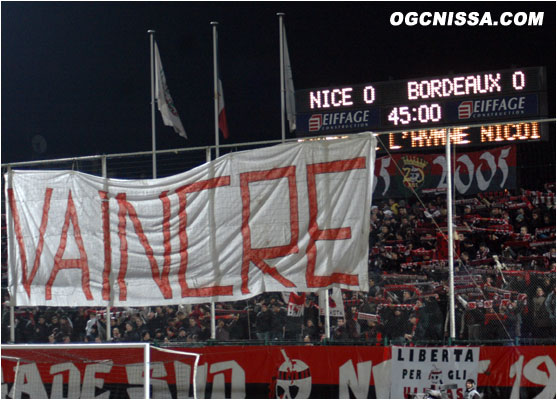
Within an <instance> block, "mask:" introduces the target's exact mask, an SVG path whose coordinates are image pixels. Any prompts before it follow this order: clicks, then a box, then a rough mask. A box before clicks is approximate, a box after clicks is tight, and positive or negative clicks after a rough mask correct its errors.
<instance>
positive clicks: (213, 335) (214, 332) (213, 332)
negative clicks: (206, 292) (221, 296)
mask: <svg viewBox="0 0 557 400" xmlns="http://www.w3.org/2000/svg"><path fill="white" fill-rule="evenodd" d="M215 318H216V317H215V302H214V301H212V302H211V339H216V338H217V327H216V324H215Z"/></svg>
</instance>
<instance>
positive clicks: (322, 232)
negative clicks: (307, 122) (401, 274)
mask: <svg viewBox="0 0 557 400" xmlns="http://www.w3.org/2000/svg"><path fill="white" fill-rule="evenodd" d="M365 167H366V159H365V157H358V158H353V159H350V160H339V161H332V162H325V163H319V164H309V165H307V181H308V200H309V236H310V239H309V243H308V247H307V250H306V254H307V257H308V265H307V270H306V280H307V285H308V287H326V286H329V285H331V284H333V283H342V284H346V285H358V275H350V274H342V273H338V272H335V273H333V274H332V275H330V276H319V275H315V263H316V259H317V246H316V245H315V242H317V241H318V240H346V239H350V238H351V235H352V233H351V229H350V228H333V229H319V226H318V225H317V212H318V210H317V187H316V184H315V175H317V174H328V173H333V172H346V171H350V170H353V169H365Z"/></svg>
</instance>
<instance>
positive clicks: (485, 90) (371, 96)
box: [295, 67, 547, 147]
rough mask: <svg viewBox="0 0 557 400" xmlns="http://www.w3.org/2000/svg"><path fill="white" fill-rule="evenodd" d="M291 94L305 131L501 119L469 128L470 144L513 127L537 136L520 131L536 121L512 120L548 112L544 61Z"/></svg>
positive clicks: (420, 127) (418, 128)
mask: <svg viewBox="0 0 557 400" xmlns="http://www.w3.org/2000/svg"><path fill="white" fill-rule="evenodd" d="M295 96H296V132H297V134H298V135H300V134H301V135H305V136H307V135H326V134H328V133H339V132H355V131H360V132H361V131H363V130H372V131H375V132H380V131H387V132H388V131H389V130H396V131H399V130H405V131H406V130H408V131H409V132H410V131H412V132H424V131H425V132H427V131H428V130H429V129H430V128H431V127H442V126H449V125H459V126H465V125H466V124H483V123H484V122H485V123H486V125H488V124H489V123H490V122H502V123H504V125H501V127H500V128H496V130H498V132H499V133H493V132H492V133H491V134H487V135H483V136H482V135H481V134H472V135H471V139H472V141H473V143H472V144H479V143H480V142H476V139H474V138H476V137H485V138H488V139H489V137H493V138H495V137H498V138H499V139H498V140H497V141H499V142H500V139H501V138H502V137H503V136H502V135H504V134H505V132H506V133H507V135H508V134H509V132H510V131H512V130H514V131H520V132H522V133H520V134H519V135H514V136H513V138H514V139H513V140H525V139H527V140H539V139H540V135H533V136H532V137H530V136H529V135H525V134H524V132H526V131H528V130H529V129H530V128H532V129H531V130H535V131H536V132H537V133H539V127H536V128H534V127H529V126H527V127H526V128H524V127H523V126H518V125H517V124H512V123H511V122H513V121H514V122H516V121H521V120H525V119H534V118H538V117H546V116H547V80H546V71H545V68H544V67H530V68H514V69H506V70H498V71H488V72H478V73H471V74H458V75H445V76H437V77H429V78H420V79H407V80H398V81H385V82H376V83H364V84H358V85H339V86H330V87H323V88H316V89H305V90H298V91H296V93H295ZM507 121H508V122H509V123H507ZM476 130H477V129H476ZM473 131H474V130H473ZM474 132H475V131H474ZM428 134H429V133H428ZM433 134H435V133H434V132H433ZM490 135H491V136H490ZM497 135H499V136H497ZM407 136H408V135H407ZM474 142H476V143H474ZM426 147H427V146H426Z"/></svg>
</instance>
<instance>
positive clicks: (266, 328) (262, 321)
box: [255, 303, 272, 341]
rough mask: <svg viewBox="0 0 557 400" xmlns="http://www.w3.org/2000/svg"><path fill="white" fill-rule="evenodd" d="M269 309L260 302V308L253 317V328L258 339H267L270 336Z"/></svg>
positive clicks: (270, 316) (270, 317)
mask: <svg viewBox="0 0 557 400" xmlns="http://www.w3.org/2000/svg"><path fill="white" fill-rule="evenodd" d="M271 319H272V315H271V311H270V310H269V309H268V308H267V305H266V304H265V303H261V310H260V311H259V312H258V313H257V316H256V317H255V329H256V334H257V338H258V339H259V340H265V341H267V340H269V339H270V337H271Z"/></svg>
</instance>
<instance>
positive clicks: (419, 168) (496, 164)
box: [373, 146, 516, 200]
mask: <svg viewBox="0 0 557 400" xmlns="http://www.w3.org/2000/svg"><path fill="white" fill-rule="evenodd" d="M453 162H454V163H455V164H454V165H455V171H454V175H453V184H454V186H455V190H456V193H457V195H462V196H469V195H474V194H477V193H480V192H484V191H488V192H489V191H501V190H504V189H515V188H516V147H515V146H505V147H496V148H491V149H487V150H481V151H474V152H465V153H462V152H458V153H456V156H455V157H454V159H453ZM397 165H398V168H397ZM399 168H400V170H399ZM401 171H402V172H401ZM373 185H374V186H373V198H374V199H375V200H377V199H385V198H390V197H405V196H410V195H413V190H414V191H416V192H417V193H418V194H420V193H422V192H423V191H424V190H432V191H434V190H445V189H446V188H447V161H446V158H445V154H444V153H443V154H415V153H412V154H392V156H385V157H379V158H377V160H376V162H375V180H374V183H373Z"/></svg>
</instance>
